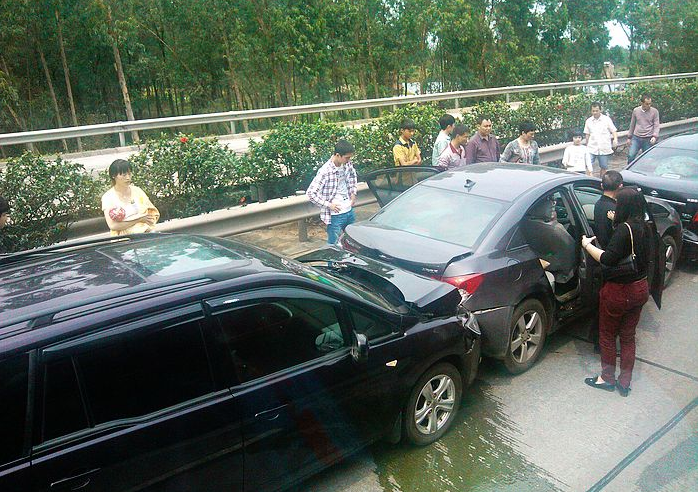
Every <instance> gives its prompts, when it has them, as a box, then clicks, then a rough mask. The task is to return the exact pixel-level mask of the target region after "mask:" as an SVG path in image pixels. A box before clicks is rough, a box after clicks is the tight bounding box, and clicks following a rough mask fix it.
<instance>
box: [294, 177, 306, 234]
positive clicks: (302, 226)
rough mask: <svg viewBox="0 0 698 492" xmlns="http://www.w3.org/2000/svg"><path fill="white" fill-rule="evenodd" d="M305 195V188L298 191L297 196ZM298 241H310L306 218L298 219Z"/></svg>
mask: <svg viewBox="0 0 698 492" xmlns="http://www.w3.org/2000/svg"><path fill="white" fill-rule="evenodd" d="M302 195H305V191H304V190H298V191H296V196H302ZM298 241H299V242H301V243H307V242H308V222H307V221H306V219H300V220H299V221H298Z"/></svg>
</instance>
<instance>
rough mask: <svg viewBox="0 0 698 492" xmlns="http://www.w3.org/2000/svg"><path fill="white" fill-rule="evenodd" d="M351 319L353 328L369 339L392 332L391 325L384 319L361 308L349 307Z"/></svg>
mask: <svg viewBox="0 0 698 492" xmlns="http://www.w3.org/2000/svg"><path fill="white" fill-rule="evenodd" d="M350 312H351V319H352V321H353V322H354V330H355V331H356V332H357V333H363V334H364V335H366V338H368V339H369V340H376V339H378V338H381V337H384V336H387V335H390V334H392V333H393V328H394V327H393V326H392V325H391V324H390V323H386V321H385V319H381V318H380V317H378V316H375V315H372V314H369V313H367V312H366V311H364V310H361V309H355V308H352V309H351V311H350Z"/></svg>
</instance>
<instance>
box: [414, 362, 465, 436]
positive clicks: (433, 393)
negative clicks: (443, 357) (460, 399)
mask: <svg viewBox="0 0 698 492" xmlns="http://www.w3.org/2000/svg"><path fill="white" fill-rule="evenodd" d="M455 404H456V386H455V384H454V383H453V380H452V379H451V378H450V377H449V376H447V375H445V374H439V375H437V376H434V377H433V378H431V379H430V380H429V381H427V383H426V384H425V385H424V386H423V387H422V391H420V392H419V397H418V398H417V402H416V404H415V407H414V423H415V425H416V427H417V430H418V431H419V432H420V433H422V434H424V435H430V434H435V433H436V432H438V431H439V430H441V429H442V428H443V426H444V425H445V424H446V422H448V419H449V418H450V416H451V414H452V413H453V409H454V407H455Z"/></svg>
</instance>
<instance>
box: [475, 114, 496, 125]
mask: <svg viewBox="0 0 698 492" xmlns="http://www.w3.org/2000/svg"><path fill="white" fill-rule="evenodd" d="M485 120H487V121H492V117H491V116H490V115H488V114H479V115H477V117H476V118H475V123H477V124H478V126H480V125H482V122H483V121H485Z"/></svg>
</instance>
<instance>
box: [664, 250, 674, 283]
mask: <svg viewBox="0 0 698 492" xmlns="http://www.w3.org/2000/svg"><path fill="white" fill-rule="evenodd" d="M665 270H666V274H667V276H669V275H670V274H671V272H673V271H674V248H673V247H672V246H671V245H670V244H667V246H666V262H665Z"/></svg>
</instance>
